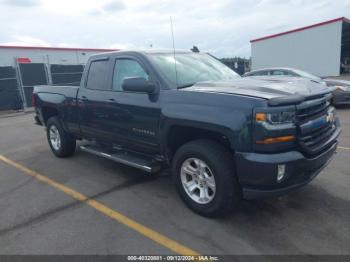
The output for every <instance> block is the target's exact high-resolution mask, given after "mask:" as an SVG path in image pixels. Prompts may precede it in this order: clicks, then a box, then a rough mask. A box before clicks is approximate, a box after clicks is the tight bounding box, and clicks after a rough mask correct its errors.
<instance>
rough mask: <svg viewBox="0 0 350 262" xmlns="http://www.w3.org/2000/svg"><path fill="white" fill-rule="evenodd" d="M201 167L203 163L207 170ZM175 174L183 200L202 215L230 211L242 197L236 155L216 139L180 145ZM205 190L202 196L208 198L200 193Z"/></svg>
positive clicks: (214, 215)
mask: <svg viewBox="0 0 350 262" xmlns="http://www.w3.org/2000/svg"><path fill="white" fill-rule="evenodd" d="M197 160H200V161H202V162H200V161H197ZM203 163H204V165H203ZM189 165H190V166H189ZM198 166H202V170H204V171H205V172H200V171H199V170H200V168H199V169H197V168H196V167H198ZM203 167H204V169H203ZM185 170H186V171H185ZM189 170H190V171H191V172H192V173H193V171H194V170H195V173H196V174H195V175H194V176H192V175H189V173H191V172H189V173H188V172H187V171H189ZM172 173H173V179H174V182H175V185H176V188H177V191H178V192H179V194H180V196H181V198H182V200H183V201H184V202H185V204H186V205H187V206H188V207H189V208H190V209H192V210H193V211H194V212H196V213H198V214H200V215H202V216H206V217H217V216H221V215H225V214H228V213H230V212H231V211H232V210H233V209H234V207H236V206H237V204H238V203H239V201H240V199H241V189H240V186H239V184H238V181H237V177H236V174H235V168H234V164H233V156H232V154H231V153H229V152H228V151H227V150H226V149H225V148H224V147H223V146H221V145H220V144H219V143H216V142H214V141H211V140H196V141H192V142H189V143H187V144H185V145H183V146H182V147H180V149H178V150H177V152H176V153H175V156H174V159H173V163H172ZM199 177H200V178H199ZM203 177H205V178H204V179H203ZM213 178H214V182H215V183H214V185H215V186H214V187H213ZM183 181H184V182H185V183H184V182H183ZM201 186H202V187H201ZM196 187H197V188H196ZM193 188H195V189H194V190H193ZM191 189H192V190H191ZM213 189H214V190H213ZM202 190H204V192H206V193H203V195H202V196H204V195H205V196H206V197H201V196H200V194H201V192H203V191H202Z"/></svg>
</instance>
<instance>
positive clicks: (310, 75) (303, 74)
mask: <svg viewBox="0 0 350 262" xmlns="http://www.w3.org/2000/svg"><path fill="white" fill-rule="evenodd" d="M294 72H295V73H297V74H298V75H300V76H302V77H305V78H309V79H312V80H315V81H318V82H321V81H323V80H322V78H321V77H318V76H315V75H313V74H310V73H307V72H305V71H302V70H299V69H294Z"/></svg>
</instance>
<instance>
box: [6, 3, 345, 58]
mask: <svg viewBox="0 0 350 262" xmlns="http://www.w3.org/2000/svg"><path fill="white" fill-rule="evenodd" d="M342 16H345V17H346V16H347V17H348V18H350V0H201V1H199V0H198V1H195V0H173V1H163V0H129V1H124V0H0V25H1V26H0V45H29V46H53V47H86V48H113V49H114V48H115V49H124V50H125V49H147V48H154V49H160V48H161V49H163V48H172V38H171V26H170V17H172V20H173V28H174V40H175V47H176V49H190V48H191V47H192V46H193V45H196V46H197V47H198V48H199V49H200V50H201V51H203V52H210V53H211V54H213V55H215V56H217V57H219V58H222V57H235V56H240V57H246V58H248V57H250V53H251V50H250V42H249V41H250V40H251V39H255V38H258V37H262V36H265V35H269V34H274V33H279V32H282V31H286V30H290V29H294V28H297V27H302V26H306V25H309V24H313V23H318V22H322V21H325V20H330V19H334V18H337V17H342Z"/></svg>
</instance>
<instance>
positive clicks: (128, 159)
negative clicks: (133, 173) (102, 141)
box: [80, 145, 160, 173]
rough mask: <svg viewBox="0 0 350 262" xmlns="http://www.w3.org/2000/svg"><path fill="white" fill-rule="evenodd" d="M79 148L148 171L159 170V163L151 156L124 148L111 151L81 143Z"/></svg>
mask: <svg viewBox="0 0 350 262" xmlns="http://www.w3.org/2000/svg"><path fill="white" fill-rule="evenodd" d="M80 149H81V150H82V151H84V152H87V153H90V154H93V155H97V156H100V157H104V158H107V159H110V160H113V161H115V162H118V163H121V164H124V165H128V166H131V167H135V168H138V169H141V170H143V171H146V172H149V173H155V172H158V171H159V170H160V163H157V161H154V160H153V159H152V158H150V157H146V156H143V155H139V154H136V153H132V152H128V151H125V150H118V151H112V152H111V151H108V150H106V149H104V148H103V147H100V146H97V145H82V146H80Z"/></svg>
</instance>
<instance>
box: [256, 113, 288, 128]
mask: <svg viewBox="0 0 350 262" xmlns="http://www.w3.org/2000/svg"><path fill="white" fill-rule="evenodd" d="M255 121H257V122H266V123H269V124H271V125H279V124H288V123H294V122H295V112H271V113H256V114H255Z"/></svg>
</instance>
